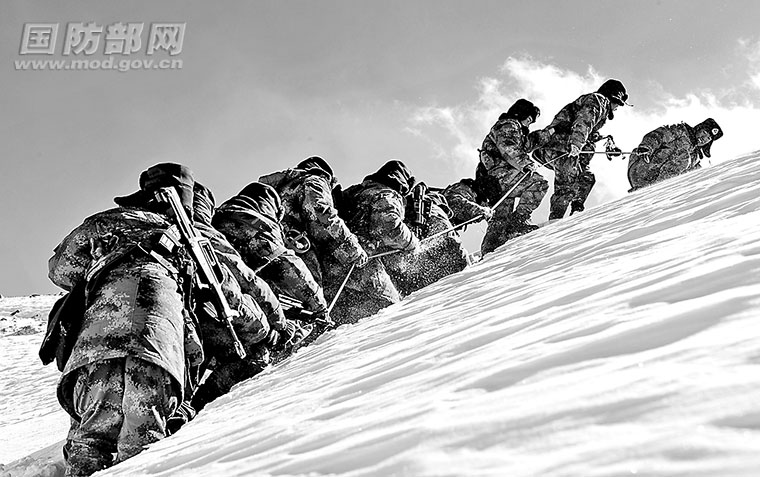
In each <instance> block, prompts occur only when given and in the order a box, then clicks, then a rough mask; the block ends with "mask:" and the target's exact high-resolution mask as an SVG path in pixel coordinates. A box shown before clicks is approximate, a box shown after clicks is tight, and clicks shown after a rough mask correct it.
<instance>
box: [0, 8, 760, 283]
mask: <svg viewBox="0 0 760 477" xmlns="http://www.w3.org/2000/svg"><path fill="white" fill-rule="evenodd" d="M758 18H760V3H758V2H754V1H751V0H748V1H742V0H731V1H714V0H713V1H702V0H688V1H686V0H684V1H652V0H643V1H636V2H630V1H615V0H607V1H582V2H581V1H531V2H525V1H485V0H481V1H477V0H476V1H469V2H460V1H451V0H429V1H415V0H403V1H384V2H376V1H367V0H358V1H337V0H320V1H319V2H315V1H298V0H296V1H279V0H278V1H275V0H266V1H255V2H243V1H237V2H232V1H230V2H225V3H224V6H223V7H219V6H218V5H216V4H211V3H208V2H201V1H194V2H185V1H182V2H180V1H165V2H160V3H157V2H151V1H132V2H128V3H125V2H115V1H71V2H65V3H64V2H55V1H26V0H24V1H22V0H9V1H4V2H2V3H0V40H2V41H0V84H2V85H3V88H2V91H0V112H2V114H0V155H1V156H2V162H0V190H2V194H3V198H4V204H5V206H4V207H3V208H2V211H0V224H2V226H0V264H2V265H3V267H2V268H3V272H2V274H0V294H2V295H5V296H14V295H26V294H31V293H50V292H54V291H56V289H55V287H54V285H53V284H52V283H50V282H49V280H48V279H47V267H46V262H47V259H48V258H49V257H50V255H51V254H52V249H53V248H54V247H55V245H56V244H58V243H59V242H60V240H61V239H62V238H63V237H64V236H65V235H66V234H68V232H69V231H71V230H72V229H73V228H74V227H76V226H77V225H78V224H79V223H81V221H82V220H83V219H84V218H85V217H87V216H89V215H91V214H93V213H95V212H98V211H100V210H104V209H106V208H109V207H111V206H112V205H113V202H112V198H113V197H114V196H117V195H123V194H127V193H130V192H131V191H133V190H135V189H136V188H137V179H138V176H139V174H140V172H141V171H142V170H144V169H146V168H147V167H149V166H151V165H153V164H156V163H158V162H166V161H171V162H181V163H184V164H186V165H188V166H190V167H191V168H192V169H193V171H194V172H195V175H196V178H197V179H198V180H200V181H201V182H203V183H205V184H206V185H208V186H209V187H211V188H212V190H213V191H214V193H215V195H216V197H217V201H218V202H221V201H224V200H226V199H227V198H229V197H230V196H232V195H234V194H235V193H237V192H238V191H239V190H240V189H242V188H243V187H244V186H245V185H247V184H248V183H249V182H252V181H254V180H256V179H257V178H258V177H259V176H261V175H263V174H267V173H270V172H273V171H276V170H281V169H284V168H287V167H292V166H294V165H295V164H297V163H298V162H300V160H302V159H303V158H305V157H308V156H310V155H314V154H318V155H321V156H323V157H324V158H325V159H326V160H327V161H328V162H329V163H330V164H331V165H332V166H333V169H334V170H335V172H336V175H337V176H338V178H339V179H340V181H341V182H342V184H343V185H344V186H346V187H347V186H349V185H351V184H354V183H357V182H359V181H361V179H362V178H363V177H364V176H365V175H367V174H369V173H371V172H373V171H375V170H377V169H378V168H379V167H380V166H381V165H382V164H383V163H384V162H386V161H387V160H390V159H400V160H402V161H404V162H405V163H406V164H407V165H408V166H409V167H410V168H411V170H412V172H413V173H414V174H415V175H416V177H417V178H418V179H419V180H423V181H425V182H426V183H428V184H429V185H433V186H445V185H448V184H450V183H453V182H456V181H457V180H459V179H460V178H462V177H472V176H473V175H474V169H475V165H476V161H477V152H476V149H477V148H478V147H479V146H480V144H481V142H482V140H483V137H484V136H485V135H486V134H487V132H488V130H489V129H490V127H491V125H492V124H493V123H494V122H495V120H496V118H497V117H498V115H499V114H500V113H501V112H502V111H505V110H506V109H507V108H508V107H509V106H510V105H511V104H512V103H513V102H514V101H515V100H517V99H518V98H520V97H525V98H528V99H530V100H532V101H533V102H535V103H536V104H537V105H538V106H539V107H540V108H541V110H542V112H543V114H542V116H541V117H540V118H539V121H538V123H537V125H536V127H543V126H545V125H546V124H548V123H549V122H550V121H551V118H552V117H553V115H554V114H555V113H556V112H557V111H558V110H559V109H560V108H561V107H562V106H564V105H565V104H567V103H569V102H571V101H573V100H574V99H575V98H576V97H577V96H579V95H580V94H583V93H587V92H591V91H594V90H596V89H597V88H598V86H599V85H600V84H601V83H602V82H603V81H604V80H605V79H607V78H617V79H620V80H621V81H623V82H624V83H625V85H626V86H627V88H628V92H629V95H630V99H629V102H630V103H632V104H633V105H634V107H633V108H624V109H622V110H619V111H618V113H617V115H616V119H615V120H614V121H611V122H609V123H608V125H607V126H606V127H605V129H604V130H603V132H605V133H608V134H613V135H614V136H615V138H616V141H617V143H618V145H619V146H621V148H622V149H624V150H630V149H632V148H633V147H635V146H636V145H637V144H638V142H639V141H640V140H641V138H642V137H643V135H644V134H646V133H647V132H648V131H650V130H652V129H654V128H656V127H659V126H661V125H663V124H672V123H677V122H680V121H686V122H687V123H690V124H692V125H693V124H696V123H698V122H700V121H702V120H703V119H705V118H706V117H714V118H715V119H716V120H717V121H718V122H719V123H720V124H721V125H722V126H723V129H724V130H725V136H724V138H722V139H721V140H720V141H719V142H718V143H716V145H715V146H714V147H713V148H712V150H713V160H712V162H713V163H718V162H720V161H722V160H724V159H725V158H727V157H732V156H733V155H736V154H740V153H743V152H748V151H753V150H756V149H758V148H759V147H758V145H757V141H756V140H755V137H756V133H755V131H754V129H755V127H754V125H755V124H757V123H758V120H760V106H759V105H758V104H759V103H758V101H759V100H760V33H758V32H757V28H756V25H757V19H758ZM119 22H121V23H124V24H126V23H139V24H142V25H143V26H144V32H143V34H142V36H141V37H140V38H141V41H142V44H141V48H138V49H137V50H136V51H134V52H132V53H131V55H129V56H127V55H126V54H123V53H120V54H115V55H109V56H111V57H113V58H116V59H117V60H135V59H136V60H148V59H156V60H159V59H179V60H181V62H182V65H181V66H182V67H181V68H175V69H162V70H130V71H124V72H122V71H102V70H101V71H92V70H90V71H52V70H49V69H48V70H35V71H32V70H26V71H23V70H19V69H18V68H19V67H18V63H17V62H18V61H27V60H31V59H35V60H40V59H42V60H44V59H49V60H66V61H69V60H77V59H88V60H105V59H106V57H107V55H105V54H104V49H105V39H104V38H101V42H100V43H99V49H98V50H96V51H95V52H94V53H93V54H91V55H87V54H86V52H80V53H79V54H78V55H69V56H66V55H64V40H65V37H66V32H67V26H69V25H70V24H74V25H75V26H76V25H77V24H89V23H94V24H95V26H96V27H97V26H100V27H102V28H103V29H104V31H106V32H107V29H106V27H108V26H109V25H114V24H117V23H119ZM163 22H166V23H173V24H184V25H185V27H184V38H183V41H182V43H181V46H182V48H181V51H179V52H177V54H176V55H175V56H171V55H169V52H168V51H166V50H168V48H166V49H165V50H163V51H158V52H156V53H154V55H153V56H148V54H147V48H148V45H147V44H148V32H149V28H150V27H151V25H153V24H156V23H163ZM25 24H56V25H58V26H59V31H58V35H57V45H56V46H55V49H54V51H53V54H52V55H39V54H38V55H30V54H24V55H22V54H21V53H22V47H23V42H22V37H23V32H24V28H25ZM73 46H76V44H74V45H73ZM75 51H76V50H75ZM729 112H730V114H729ZM592 170H593V171H594V172H595V173H596V174H597V186H596V188H595V190H594V191H593V192H592V195H591V197H590V198H589V201H588V203H587V208H589V207H594V206H597V205H600V204H604V203H607V202H609V201H610V200H613V199H616V198H620V197H622V196H623V195H625V193H626V190H627V189H628V185H627V181H626V179H625V170H626V164H625V160H617V161H615V162H613V163H610V162H607V161H606V159H604V158H603V156H599V157H598V158H597V159H595V160H594V161H593V162H592ZM541 172H542V173H543V174H544V175H545V176H546V177H547V179H549V180H550V181H551V179H552V177H553V176H552V173H551V172H550V171H548V170H545V169H542V170H541ZM550 193H551V190H550ZM547 215H548V197H547V198H545V199H544V204H542V206H541V207H540V208H539V209H538V210H537V211H536V212H535V213H534V215H533V219H534V221H535V222H537V223H541V222H543V221H545V220H546V216H547ZM484 230H485V227H484V225H482V224H481V225H477V226H475V227H471V228H470V230H469V231H468V232H467V233H466V234H465V245H467V246H468V248H469V249H470V250H471V251H474V250H475V249H477V248H478V246H479V240H480V238H481V237H482V233H483V232H484Z"/></svg>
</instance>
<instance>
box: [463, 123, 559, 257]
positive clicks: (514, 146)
mask: <svg viewBox="0 0 760 477" xmlns="http://www.w3.org/2000/svg"><path fill="white" fill-rule="evenodd" d="M540 137H541V136H539V135H535V134H533V135H528V134H527V128H526V127H524V126H523V125H522V124H520V122H519V121H517V120H516V119H511V118H507V117H506V113H504V114H502V115H501V116H500V117H499V120H498V121H496V123H495V124H494V125H493V127H492V128H491V131H490V132H489V133H488V135H487V136H486V137H485V139H484V140H483V146H482V147H481V149H480V163H479V164H478V167H477V169H476V171H475V180H476V181H477V182H478V183H480V184H481V187H483V188H484V190H485V191H486V194H487V197H488V201H489V203H490V204H491V205H493V204H495V203H496V202H498V201H499V199H500V198H501V197H502V196H503V195H504V194H506V193H507V192H508V191H509V190H510V189H511V188H512V187H514V186H515V185H517V187H515V189H514V190H513V191H512V192H510V193H509V195H508V196H507V197H508V199H507V200H504V201H503V202H502V203H501V204H499V205H498V206H497V207H496V210H494V213H493V218H492V219H491V221H490V222H489V224H488V229H487V230H486V234H485V236H484V237H483V244H482V246H481V251H482V252H483V253H487V252H490V251H493V250H494V249H495V248H496V247H498V246H499V245H501V244H503V243H504V242H506V241H507V239H508V238H509V235H510V232H511V230H512V229H513V228H514V227H515V226H517V225H522V226H523V227H524V226H525V222H526V221H527V219H528V218H529V217H530V215H531V214H532V213H533V211H534V210H535V209H536V208H537V207H538V206H539V205H540V204H541V200H543V198H544V196H545V195H546V191H547V190H548V189H549V183H548V182H546V179H544V178H543V176H541V174H539V173H538V172H530V173H528V175H527V176H526V173H525V172H524V169H525V167H526V166H530V165H531V164H532V161H531V160H530V156H529V154H530V152H531V151H532V150H533V149H534V148H535V147H537V146H538V140H539V138H540ZM515 198H519V199H520V201H519V203H518V205H517V207H516V208H515V209H514V211H513V210H512V209H513V207H514V200H512V199H515Z"/></svg>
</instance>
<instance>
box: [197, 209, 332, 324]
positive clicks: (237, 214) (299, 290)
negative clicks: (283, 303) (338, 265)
mask: <svg viewBox="0 0 760 477" xmlns="http://www.w3.org/2000/svg"><path fill="white" fill-rule="evenodd" d="M270 209H271V210H270ZM276 217H277V215H276V211H275V210H274V209H273V208H271V207H270V206H269V205H268V204H265V203H261V202H257V201H255V200H236V197H233V198H232V199H230V200H228V201H227V202H225V203H224V204H222V205H221V206H219V208H217V209H216V212H215V213H214V218H213V220H212V224H213V226H214V228H215V229H217V230H219V231H220V232H221V233H222V234H224V236H225V237H226V238H227V240H228V241H229V242H230V244H232V246H233V247H234V248H235V250H237V251H238V252H239V253H240V256H241V257H242V259H243V262H245V264H246V265H247V266H248V267H250V268H251V269H253V270H254V272H256V273H257V274H259V275H260V276H261V278H263V279H264V280H266V281H267V282H268V283H269V284H271V285H274V286H275V287H276V288H277V289H278V290H279V291H280V292H281V293H285V294H288V295H290V296H292V297H294V298H296V299H298V300H300V301H302V302H303V303H304V305H305V306H306V308H307V309H309V310H312V311H321V310H324V309H325V308H327V303H326V301H325V298H324V294H323V292H322V289H321V287H320V286H319V285H318V284H317V283H316V282H315V281H314V278H313V276H312V274H311V272H310V271H309V269H308V268H307V267H306V265H305V264H304V262H303V261H302V260H301V259H300V258H298V257H297V256H296V255H295V253H293V251H291V250H289V249H288V248H287V247H286V246H285V241H284V239H283V232H282V226H281V225H280V223H279V222H278V221H277V218H276Z"/></svg>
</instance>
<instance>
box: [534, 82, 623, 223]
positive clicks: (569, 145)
mask: <svg viewBox="0 0 760 477" xmlns="http://www.w3.org/2000/svg"><path fill="white" fill-rule="evenodd" d="M627 100H628V93H627V92H626V89H625V86H623V83H621V82H620V81H618V80H615V79H609V80H607V81H605V82H604V84H602V86H600V87H599V89H598V90H597V91H596V92H595V93H589V94H584V95H581V96H580V97H579V98H578V99H576V100H575V101H573V102H572V103H570V104H568V105H566V106H565V107H564V108H562V109H561V110H560V112H559V113H557V115H556V116H555V117H554V120H553V121H552V122H551V124H549V125H548V126H547V127H546V128H545V129H544V130H543V131H542V133H543V134H546V135H548V136H549V137H548V139H547V142H546V145H545V147H542V148H541V149H537V150H536V151H535V152H534V153H533V157H535V158H536V160H537V161H538V162H540V163H541V164H543V165H545V166H546V167H549V168H550V169H554V174H555V176H554V194H552V197H551V199H550V200H551V209H550V212H549V219H561V218H563V217H564V216H565V213H566V212H567V207H568V205H570V206H571V213H574V212H581V211H583V210H584V208H585V202H586V199H587V198H588V195H589V194H590V193H591V189H592V187H593V186H594V184H595V182H596V178H595V177H594V174H593V173H592V172H591V171H590V170H589V162H590V161H591V157H592V155H591V154H582V152H583V151H588V152H591V151H594V150H595V147H596V146H595V143H596V142H597V141H599V140H601V139H602V135H601V134H599V130H600V129H601V128H602V126H604V124H605V123H606V122H607V120H612V119H613V118H614V117H615V115H614V112H615V110H616V109H617V108H618V107H619V106H623V105H626V104H628V103H626V101H627Z"/></svg>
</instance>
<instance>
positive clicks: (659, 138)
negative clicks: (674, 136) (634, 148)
mask: <svg viewBox="0 0 760 477" xmlns="http://www.w3.org/2000/svg"><path fill="white" fill-rule="evenodd" d="M664 142H665V131H664V130H663V128H657V129H655V130H654V131H650V132H648V133H647V134H646V135H645V136H644V138H643V139H642V140H641V144H639V147H640V148H641V147H645V148H647V150H648V151H649V152H650V154H651V153H654V152H655V151H657V150H658V149H660V148H661V147H662V146H663V143H664Z"/></svg>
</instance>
